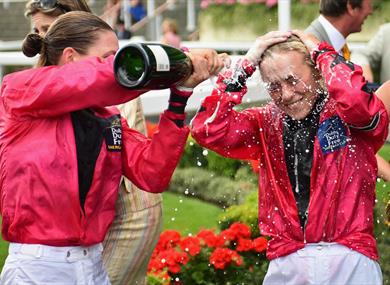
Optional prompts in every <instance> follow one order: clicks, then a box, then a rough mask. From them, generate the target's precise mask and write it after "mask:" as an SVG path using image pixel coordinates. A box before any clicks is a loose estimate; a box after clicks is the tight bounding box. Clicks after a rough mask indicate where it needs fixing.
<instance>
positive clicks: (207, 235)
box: [196, 230, 217, 247]
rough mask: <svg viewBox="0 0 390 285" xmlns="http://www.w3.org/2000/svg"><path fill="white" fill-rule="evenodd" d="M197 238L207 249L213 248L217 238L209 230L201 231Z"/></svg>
mask: <svg viewBox="0 0 390 285" xmlns="http://www.w3.org/2000/svg"><path fill="white" fill-rule="evenodd" d="M196 236H197V237H198V238H200V239H202V240H203V241H204V242H205V243H206V245H207V246H208V247H215V246H216V243H217V236H216V234H215V233H214V232H213V231H211V230H201V231H200V232H199V233H198V234H197V235H196Z"/></svg>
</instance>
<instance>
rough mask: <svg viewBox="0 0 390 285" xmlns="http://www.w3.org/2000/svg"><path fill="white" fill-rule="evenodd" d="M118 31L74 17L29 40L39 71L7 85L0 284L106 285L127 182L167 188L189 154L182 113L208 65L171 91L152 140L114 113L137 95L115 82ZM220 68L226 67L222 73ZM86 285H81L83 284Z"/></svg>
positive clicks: (1, 129)
mask: <svg viewBox="0 0 390 285" xmlns="http://www.w3.org/2000/svg"><path fill="white" fill-rule="evenodd" d="M117 49H118V41H117V38H116V36H115V33H114V31H113V30H112V29H111V28H110V27H109V26H108V25H107V24H106V23H105V22H104V21H102V20H101V19H99V18H98V17H97V16H94V15H92V14H90V13H85V12H70V13H67V14H65V15H63V16H60V17H59V18H58V19H57V20H56V21H55V22H54V23H53V25H52V26H51V27H50V28H49V31H48V32H47V34H46V35H45V36H44V37H41V36H40V35H38V34H31V35H29V36H27V38H26V40H25V42H24V44H23V50H24V52H25V53H26V54H29V55H35V54H37V53H40V57H39V66H42V67H41V68H35V69H29V70H26V71H21V72H17V73H13V74H10V75H8V76H6V77H5V78H4V81H3V84H2V88H1V104H0V112H1V116H0V171H1V175H0V187H1V204H0V207H1V214H2V234H3V238H4V239H5V240H7V241H9V242H10V248H9V256H8V258H7V260H6V263H5V265H4V268H3V271H2V274H1V281H0V283H1V284H21V283H23V284H25V283H26V284H27V283H28V284H40V285H41V284H57V285H58V284H96V285H102V284H109V280H108V277H107V274H106V272H105V270H104V269H103V266H102V260H101V242H102V241H103V239H104V236H105V234H106V232H107V229H108V227H109V225H110V223H111V222H112V220H113V218H114V215H115V201H116V199H117V191H118V184H119V181H120V179H121V175H122V174H124V175H125V176H127V177H128V178H129V179H130V180H131V181H132V182H133V183H134V184H136V185H137V186H138V187H139V188H141V189H143V190H145V191H151V192H162V191H164V189H165V188H166V187H167V185H168V183H169V181H170V178H171V176H172V173H173V171H174V169H175V167H176V165H177V163H178V160H179V158H180V156H181V153H182V151H183V147H184V145H185V142H186V139H187V135H188V132H189V131H188V128H187V127H186V126H184V123H183V121H184V118H185V113H184V107H185V103H186V100H187V99H188V97H189V96H190V95H191V94H192V88H193V87H194V86H196V85H197V84H198V83H199V82H201V81H203V80H204V79H206V78H207V77H208V75H209V74H208V68H207V61H206V60H205V59H204V58H202V57H200V56H193V55H189V56H190V58H191V60H192V62H193V65H194V71H193V73H192V75H191V76H190V77H189V78H188V79H187V80H186V81H185V82H182V83H181V85H180V86H175V87H172V88H171V97H170V101H171V102H179V103H175V106H174V108H172V107H169V108H168V110H166V111H165V112H164V113H163V114H162V115H161V119H160V125H159V132H158V133H156V134H155V135H154V137H153V139H148V138H146V137H145V136H144V135H142V134H140V133H138V132H137V131H135V130H132V129H130V128H129V127H128V126H127V123H126V121H125V120H124V119H123V118H121V116H120V114H119V111H118V110H117V109H116V108H114V107H108V106H112V105H117V104H121V103H124V102H126V101H129V100H131V99H134V98H136V97H137V96H139V95H140V94H141V92H139V91H130V90H127V89H125V88H123V87H121V86H119V85H118V84H117V83H116V81H115V79H114V74H113V55H114V54H115V52H116V50H117ZM221 66H222V64H221ZM84 282H85V283H84Z"/></svg>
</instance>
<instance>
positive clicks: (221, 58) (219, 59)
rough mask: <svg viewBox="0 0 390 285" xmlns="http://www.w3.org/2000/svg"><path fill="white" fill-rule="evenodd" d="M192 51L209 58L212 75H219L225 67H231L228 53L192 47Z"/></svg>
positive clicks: (209, 69) (209, 68)
mask: <svg viewBox="0 0 390 285" xmlns="http://www.w3.org/2000/svg"><path fill="white" fill-rule="evenodd" d="M190 53H191V54H195V55H200V56H202V57H204V58H205V59H206V60H207V64H208V71H209V73H210V75H217V74H218V73H219V72H220V71H221V70H222V69H223V68H224V67H226V68H229V67H230V64H231V60H230V57H229V55H228V54H227V53H220V54H218V53H217V52H216V51H215V50H214V49H192V50H191V52H190Z"/></svg>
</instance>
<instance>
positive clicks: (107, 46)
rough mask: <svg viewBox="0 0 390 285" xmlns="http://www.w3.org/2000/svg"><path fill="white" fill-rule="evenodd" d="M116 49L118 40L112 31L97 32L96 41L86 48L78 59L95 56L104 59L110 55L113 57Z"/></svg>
mask: <svg viewBox="0 0 390 285" xmlns="http://www.w3.org/2000/svg"><path fill="white" fill-rule="evenodd" d="M118 49H119V43H118V38H117V36H116V34H115V33H114V32H113V31H108V30H103V31H99V32H98V39H97V41H95V43H94V44H93V45H92V46H90V47H89V48H88V50H87V52H86V54H85V55H80V59H84V58H86V57H90V56H97V57H100V58H102V59H104V58H107V57H109V56H110V55H114V54H115V53H116V52H117V50H118Z"/></svg>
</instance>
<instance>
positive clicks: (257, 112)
mask: <svg viewBox="0 0 390 285" xmlns="http://www.w3.org/2000/svg"><path fill="white" fill-rule="evenodd" d="M319 48H320V52H319V53H318V54H316V56H318V57H317V58H316V62H317V65H318V68H319V69H320V70H321V72H322V74H323V77H324V78H325V82H326V85H327V89H328V92H329V94H328V98H327V99H326V100H325V101H324V105H323V106H321V108H322V111H321V113H320V118H319V126H318V129H317V132H316V135H315V140H314V142H313V143H314V145H313V162H312V168H311V176H310V179H311V181H310V200H309V206H308V216H307V220H306V224H305V226H304V229H302V227H301V224H300V221H299V217H298V211H297V206H296V202H295V198H294V195H293V189H292V187H291V183H290V180H289V175H288V172H287V166H286V161H285V153H284V151H285V150H284V145H283V120H284V117H285V116H286V115H285V114H284V113H283V112H282V111H280V109H278V108H277V107H276V106H275V105H274V104H273V103H270V104H268V105H267V106H265V107H260V108H251V109H247V110H244V111H241V112H238V111H235V110H234V106H236V105H237V104H240V103H241V101H242V97H243V96H244V94H245V92H246V87H245V81H246V78H247V77H249V76H250V75H251V74H252V73H253V71H254V69H255V67H254V66H251V65H250V64H248V62H246V61H244V62H243V63H242V65H241V66H240V67H239V69H241V70H238V73H237V71H236V72H233V73H232V72H231V71H229V72H228V73H226V74H223V75H221V76H220V78H219V81H218V86H217V88H216V89H215V90H214V91H213V93H212V95H210V96H209V97H207V98H206V99H205V100H204V102H203V103H202V106H201V108H200V110H199V111H198V113H197V115H196V116H195V118H194V119H193V121H192V129H191V132H192V135H193V137H194V138H195V139H196V140H197V141H198V142H199V143H200V144H201V145H202V146H205V147H207V148H210V149H212V150H214V151H216V152H218V153H220V154H221V155H224V156H227V157H232V158H238V159H255V160H258V161H259V227H260V230H261V232H262V234H263V235H267V236H269V237H270V238H271V239H270V241H269V248H268V252H267V256H268V258H269V259H274V258H277V257H281V256H285V255H287V254H289V253H292V252H295V251H297V250H298V249H301V248H303V247H304V245H305V243H318V242H320V241H324V242H336V243H339V244H342V245H345V246H347V247H349V248H351V249H353V250H356V251H358V252H360V253H362V254H364V255H366V256H368V257H370V258H372V259H378V252H377V249H376V241H375V238H374V235H373V208H374V204H375V184H376V175H377V164H376V159H375V153H376V152H377V151H378V150H379V148H380V147H381V146H382V144H383V143H384V141H385V139H386V137H387V128H388V116H387V112H386V110H385V107H384V105H383V103H382V102H381V101H380V100H379V99H378V98H377V97H376V96H375V95H374V94H373V93H370V92H368V91H367V90H366V87H365V80H364V78H363V76H362V70H361V68H360V67H358V66H356V65H353V64H352V63H350V62H345V61H344V60H343V59H342V58H340V57H339V56H338V55H337V53H336V52H335V51H334V50H333V48H331V47H329V46H326V45H324V44H322V45H321V46H320V47H319ZM233 74H235V76H236V79H234V77H233V76H232V75H233ZM237 74H241V75H239V76H238V77H237ZM237 78H238V80H237ZM234 85H235V87H234ZM241 85H242V86H243V87H242V88H241ZM232 86H233V88H232Z"/></svg>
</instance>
